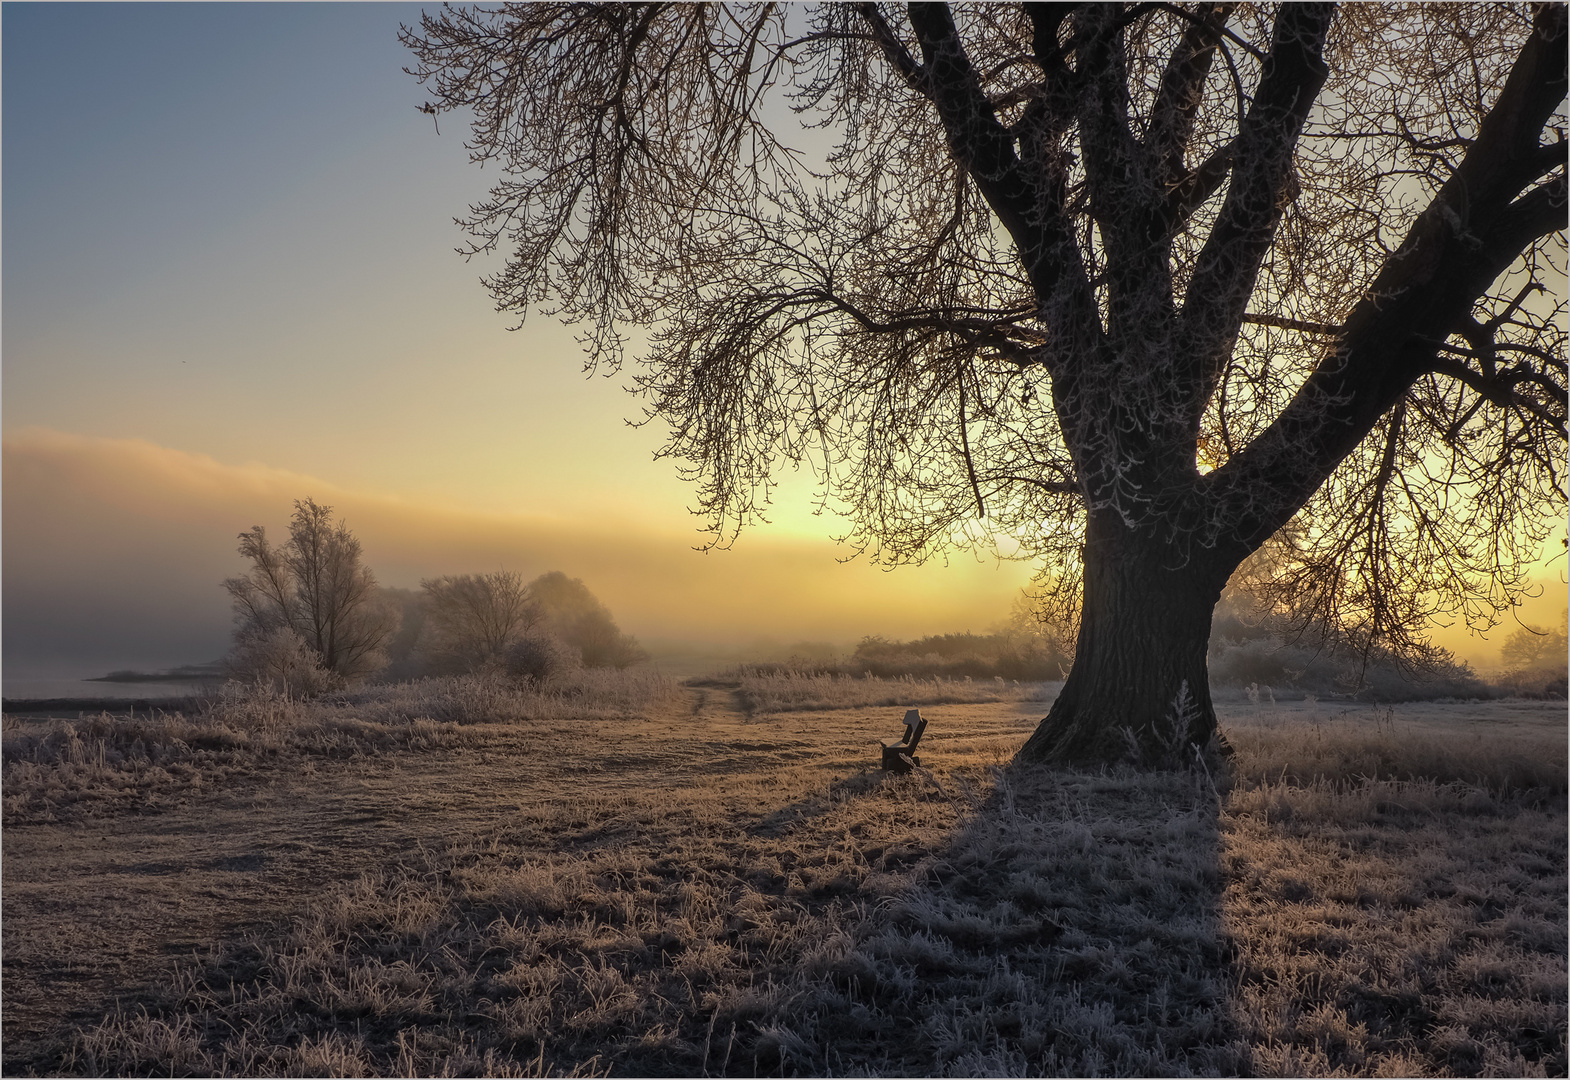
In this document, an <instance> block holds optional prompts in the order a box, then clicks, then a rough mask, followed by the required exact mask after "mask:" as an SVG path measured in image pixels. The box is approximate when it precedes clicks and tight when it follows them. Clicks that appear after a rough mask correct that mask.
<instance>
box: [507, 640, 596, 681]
mask: <svg viewBox="0 0 1570 1080" xmlns="http://www.w3.org/2000/svg"><path fill="white" fill-rule="evenodd" d="M582 664H583V662H582V660H581V659H580V653H579V651H578V650H577V649H575V648H574V647H572V646H571V645H568V644H567V643H566V642H564V641H562V640H561V639H560V638H558V637H556V636H554V635H552V634H536V635H533V636H531V637H526V638H524V639H522V640H521V641H516V642H514V643H513V644H512V645H510V646H509V647H508V648H507V650H506V652H505V653H504V654H503V657H502V670H503V671H505V672H506V673H507V674H508V675H509V676H510V677H512V678H514V679H521V680H523V681H525V682H528V683H531V684H533V685H535V686H548V685H550V684H552V683H555V682H559V681H561V680H562V679H563V678H565V677H566V676H567V675H569V674H571V673H572V672H574V671H576V670H577V669H578V668H580V667H581V666H582Z"/></svg>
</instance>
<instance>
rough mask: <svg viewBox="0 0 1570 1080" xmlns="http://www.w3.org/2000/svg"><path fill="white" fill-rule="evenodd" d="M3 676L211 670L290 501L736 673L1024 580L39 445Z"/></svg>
mask: <svg viewBox="0 0 1570 1080" xmlns="http://www.w3.org/2000/svg"><path fill="white" fill-rule="evenodd" d="M4 466H5V476H4V483H5V487H4V511H5V519H6V544H5V552H4V571H5V581H6V589H5V594H4V619H5V623H4V634H5V643H4V648H5V658H6V675H7V677H8V678H14V677H17V676H18V675H20V674H23V673H27V674H35V673H59V674H62V675H67V674H73V675H77V676H84V675H97V674H103V673H104V672H107V671H109V670H110V669H112V668H125V667H130V668H138V669H143V670H148V669H153V670H156V669H162V668H166V667H173V666H176V665H180V664H188V663H200V662H203V661H209V660H213V659H216V658H217V657H219V656H220V655H222V654H223V653H224V652H225V651H226V650H227V649H228V647H229V643H230V633H231V626H232V624H231V614H230V606H229V598H228V596H227V595H226V594H225V593H224V592H223V590H222V588H220V583H221V582H222V581H223V579H224V578H226V577H230V576H232V575H234V574H235V573H237V572H238V571H239V570H240V569H241V568H242V566H243V560H242V559H241V558H240V557H239V556H238V555H237V554H236V535H237V534H238V533H239V532H241V531H242V530H244V529H247V528H249V527H250V526H252V525H254V524H262V525H264V526H266V527H267V528H268V531H269V534H270V535H277V536H282V535H283V528H284V525H285V523H286V522H287V520H288V513H289V507H290V505H291V503H292V500H294V499H297V498H303V497H305V496H307V495H310V496H312V497H314V498H316V499H317V500H318V501H319V502H323V503H327V504H330V505H332V506H333V507H334V508H335V511H336V512H337V514H338V516H339V517H340V519H342V520H344V521H346V522H347V523H348V524H349V525H350V527H351V528H352V529H353V530H354V532H355V535H357V536H358V537H360V539H361V540H362V542H363V543H364V546H365V559H366V563H367V565H369V566H370V567H371V569H372V570H373V571H374V572H375V574H376V576H377V579H378V581H379V582H380V583H381V584H383V585H386V586H393V587H401V588H418V586H419V582H420V580H421V578H424V577H431V576H435V575H439V574H445V573H469V572H482V571H488V570H494V569H498V568H506V569H509V570H516V571H518V572H519V573H521V574H523V575H525V576H526V577H533V576H535V575H537V574H540V573H544V572H547V571H550V570H561V571H562V572H564V573H566V574H567V575H568V576H569V577H575V578H582V579H583V580H584V581H585V582H586V583H587V584H588V586H589V587H590V588H591V589H592V590H593V591H594V593H595V594H596V595H597V596H600V597H601V598H602V599H604V601H605V602H606V603H607V604H609V605H610V607H611V608H612V610H614V612H615V613H616V617H617V619H618V620H619V621H620V623H621V625H622V626H623V627H624V628H625V629H626V630H628V631H629V632H631V633H633V634H636V635H637V636H638V637H639V638H640V639H641V640H642V641H643V642H644V643H645V644H646V645H647V646H649V647H651V648H652V650H653V651H654V652H655V654H656V657H658V656H660V655H661V651H662V649H663V650H664V651H665V652H676V653H680V654H688V655H690V654H692V653H694V652H695V651H696V652H699V653H702V652H705V651H707V652H716V653H719V654H722V655H726V656H731V657H734V656H736V655H737V652H738V650H741V651H743V652H744V651H745V650H746V649H747V648H748V647H750V646H753V645H757V647H758V649H760V650H761V651H768V649H769V648H770V647H771V643H772V646H773V647H774V648H778V647H779V646H782V645H785V644H787V643H790V642H795V641H800V640H804V639H805V640H813V641H828V642H834V643H838V644H854V642H855V641H857V640H859V639H860V638H861V637H863V636H866V635H870V634H881V635H884V636H888V637H917V636H921V635H924V634H933V633H944V632H950V631H955V630H966V629H971V630H975V631H977V632H981V631H983V630H985V629H986V628H988V627H989V626H991V625H993V624H996V623H998V622H1000V621H1002V620H1003V619H1004V618H1006V617H1007V615H1008V612H1009V607H1010V604H1011V603H1012V601H1013V599H1014V596H1015V595H1016V594H1017V591H1018V589H1019V588H1020V586H1021V585H1022V584H1024V583H1025V582H1026V581H1027V580H1028V578H1029V569H1028V567H1026V566H1023V565H1020V564H1010V563H1004V564H1001V565H998V564H994V563H990V562H975V561H972V560H970V559H968V558H964V559H959V560H955V561H954V562H952V563H951V564H950V565H949V566H947V567H944V566H942V565H941V564H940V565H936V566H929V567H920V568H915V569H901V570H899V571H897V572H894V573H888V572H885V571H882V570H879V569H877V568H876V567H873V566H870V565H869V564H868V563H867V562H866V561H865V560H860V561H857V562H852V563H848V564H847V563H840V562H837V561H836V559H837V558H841V557H843V554H844V553H843V552H841V551H840V550H838V549H837V548H835V547H834V545H833V544H832V543H831V542H829V541H827V540H823V541H817V542H812V541H806V540H795V539H789V538H787V539H777V538H771V537H768V536H763V535H756V536H754V535H749V536H747V537H745V538H743V540H742V542H741V543H740V544H738V545H737V546H736V547H735V548H734V549H733V550H729V551H715V552H710V553H708V554H704V553H702V552H698V551H694V550H693V545H695V544H696V543H698V542H699V541H700V540H701V537H700V536H699V534H697V533H696V532H694V533H691V534H688V535H679V534H672V533H668V532H661V531H657V530H654V529H650V528H647V527H645V526H642V525H640V523H639V522H638V521H636V520H627V521H613V520H608V521H597V522H592V523H591V522H585V521H580V520H569V519H566V518H563V517H550V516H546V515H527V514H516V515H502V514H482V513H478V512H474V511H470V510H462V509H454V508H441V507H433V506H425V505H420V504H418V503H416V502H414V501H411V500H402V499H396V498H389V497H385V496H372V495H363V494H360V493H356V492H349V491H344V490H341V489H338V488H336V487H334V486H333V485H331V484H329V483H326V482H324V481H322V480H319V479H316V478H312V477H306V476H301V475H298V474H295V473H291V472H287V471H284V470H280V469H272V468H268V467H266V466H262V465H244V466H234V465H226V464H220V463H219V462H217V461H214V460H213V459H211V458H208V457H204V456H202V455H197V454H188V453H182V452H179V451H175V450H170V449H167V448H164V447H160V446H157V445H155V444H153V443H150V442H144V441H139V440H124V439H120V440H111V439H94V438H88V437H83V436H75V435H66V434H63V433H59V432H53V431H48V430H41V429H31V430H27V431H23V432H18V433H14V434H10V435H8V436H7V438H6V441H5V450H4Z"/></svg>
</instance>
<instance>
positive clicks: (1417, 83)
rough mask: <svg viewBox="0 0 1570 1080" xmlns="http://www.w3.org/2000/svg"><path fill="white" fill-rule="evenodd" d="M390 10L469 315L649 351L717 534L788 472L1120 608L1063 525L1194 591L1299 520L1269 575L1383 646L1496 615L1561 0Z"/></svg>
mask: <svg viewBox="0 0 1570 1080" xmlns="http://www.w3.org/2000/svg"><path fill="white" fill-rule="evenodd" d="M404 39H405V42H406V43H407V44H408V45H409V47H410V48H411V49H412V50H413V53H414V55H415V57H416V62H415V65H414V67H413V68H412V71H413V72H414V73H415V74H416V75H418V76H419V78H420V79H421V80H422V81H423V82H424V83H425V85H426V86H427V87H428V89H429V90H430V91H431V93H432V97H431V100H430V101H429V102H428V103H427V105H426V106H425V108H426V109H427V110H428V111H431V112H433V113H438V114H439V113H445V112H449V111H453V110H462V111H463V112H464V114H465V115H467V116H469V117H470V118H471V120H472V127H471V134H470V138H469V141H468V146H469V148H470V150H471V153H472V156H473V157H474V159H475V160H476V161H477V162H482V163H485V164H488V165H495V166H499V168H500V172H501V176H500V178H499V179H498V180H497V181H496V183H495V185H494V186H493V188H492V189H491V192H490V195H489V197H488V198H487V199H485V200H484V201H482V202H481V203H479V204H477V205H476V206H474V207H473V208H472V211H471V213H470V215H469V216H468V217H467V218H466V219H465V220H464V222H463V224H464V225H465V226H466V227H467V228H468V230H469V232H470V233H471V235H472V237H473V241H472V244H471V246H470V248H469V250H470V251H471V252H472V253H483V252H489V251H493V250H499V251H501V252H503V254H504V264H503V265H502V267H501V269H500V270H499V271H497V272H496V273H495V274H493V275H492V276H490V277H489V278H488V279H487V283H488V285H489V287H490V289H491V291H492V293H493V295H494V297H495V300H496V302H497V305H498V307H499V308H501V309H503V310H506V311H511V312H514V313H516V314H517V315H519V317H520V318H521V317H522V316H524V315H525V314H526V313H528V312H529V311H531V310H534V309H537V308H539V309H544V310H545V311H547V312H549V313H551V314H554V315H555V316H557V317H560V318H564V319H566V320H568V321H571V322H575V323H578V324H581V325H582V326H583V327H584V337H583V340H584V342H585V345H586V348H587V350H588V363H589V365H590V367H591V368H598V367H602V366H604V365H609V366H611V367H615V366H616V365H619V364H620V363H621V362H622V360H623V352H624V349H625V346H626V342H627V340H628V334H629V333H630V332H633V331H637V332H638V333H640V334H646V335H647V341H648V345H647V348H646V350H643V355H642V356H641V357H640V361H641V362H640V364H639V366H638V368H637V372H636V375H635V382H636V385H637V387H638V389H640V390H641V391H642V393H643V394H644V395H645V397H646V400H647V403H648V406H647V407H648V410H649V415H650V416H653V417H658V418H660V419H661V420H662V421H663V422H664V423H666V424H668V425H669V432H670V434H669V439H668V441H667V443H666V446H665V451H664V452H665V453H666V454H668V455H669V456H671V457H673V458H675V459H677V460H678V461H679V462H680V463H681V467H682V468H683V469H684V470H685V472H686V475H688V476H690V477H691V478H692V479H693V480H694V481H696V484H697V491H698V504H699V508H700V509H701V510H702V511H704V512H706V513H707V514H708V516H709V520H710V524H711V527H712V529H713V531H714V538H715V540H716V542H725V541H727V540H728V539H730V538H732V537H733V536H734V535H735V532H736V530H737V529H739V528H741V527H742V526H744V525H746V524H747V523H748V522H749V521H751V520H753V519H754V518H756V517H757V516H758V515H759V513H760V512H761V511H762V510H763V508H764V507H765V506H766V503H767V498H768V493H769V490H770V482H771V477H772V476H773V475H774V473H775V472H776V470H777V469H778V468H779V467H780V466H781V465H782V464H783V463H787V462H788V463H797V464H799V463H803V462H806V463H810V464H811V465H812V467H813V468H814V469H815V470H816V471H817V474H818V476H819V477H820V479H821V481H822V485H823V489H824V495H825V498H826V499H827V500H829V501H831V502H832V503H834V504H835V505H836V506H837V507H838V508H839V509H841V510H843V511H844V512H845V513H846V515H847V516H848V518H849V519H850V520H851V521H852V522H853V531H852V535H851V540H852V542H854V543H855V544H856V545H857V546H858V547H859V548H860V549H863V550H868V551H870V552H871V553H872V554H873V555H874V556H875V557H877V558H880V559H883V560H887V561H896V562H897V561H903V560H919V559H922V558H926V557H929V556H930V555H932V554H934V553H936V552H940V551H943V550H945V549H947V548H951V547H954V546H956V545H963V546H972V545H976V544H982V545H987V544H990V545H994V546H995V547H997V548H998V549H999V550H1000V551H1001V552H1003V553H1004V554H1010V555H1022V556H1026V557H1031V558H1036V559H1039V560H1041V561H1042V564H1043V566H1044V567H1045V568H1046V576H1047V579H1048V581H1049V582H1052V583H1056V585H1057V586H1058V588H1057V589H1056V591H1055V593H1054V590H1052V589H1048V590H1047V592H1048V594H1049V595H1055V596H1056V598H1057V599H1058V600H1060V601H1067V602H1066V603H1065V604H1063V605H1062V606H1063V607H1064V608H1065V610H1068V611H1069V612H1070V613H1071V614H1073V613H1077V611H1078V603H1079V597H1080V596H1081V595H1083V596H1084V597H1085V603H1086V604H1087V605H1088V604H1090V603H1091V602H1092V594H1093V593H1094V594H1096V595H1097V596H1108V597H1110V595H1111V593H1107V592H1105V590H1103V589H1102V588H1101V587H1100V586H1095V587H1092V586H1091V585H1090V583H1089V581H1088V579H1086V578H1085V575H1087V574H1088V575H1092V576H1094V575H1096V574H1100V573H1102V571H1099V570H1095V569H1094V568H1093V567H1092V566H1091V560H1090V555H1091V554H1095V555H1096V557H1098V558H1100V557H1103V556H1104V557H1105V558H1107V559H1110V560H1111V561H1110V562H1108V563H1107V566H1108V567H1109V569H1108V570H1107V573H1111V569H1110V568H1111V567H1113V566H1118V567H1123V568H1125V569H1127V568H1129V567H1132V566H1134V565H1135V564H1137V563H1139V562H1140V561H1141V560H1143V561H1145V562H1151V561H1154V562H1158V563H1160V564H1161V565H1162V566H1164V567H1165V568H1167V569H1168V570H1172V571H1174V572H1175V571H1178V570H1181V569H1183V568H1185V567H1187V568H1191V569H1192V570H1193V576H1194V577H1195V578H1196V580H1202V586H1196V591H1195V593H1194V595H1193V596H1192V597H1191V598H1189V600H1187V601H1185V604H1186V605H1187V607H1189V608H1194V609H1197V608H1200V607H1204V608H1205V609H1206V611H1207V612H1208V605H1209V604H1213V603H1214V599H1215V596H1216V595H1219V590H1220V588H1221V585H1222V584H1224V581H1225V578H1226V575H1227V574H1228V573H1230V572H1231V570H1232V569H1233V568H1235V567H1236V566H1237V565H1238V564H1239V563H1240V562H1241V561H1242V560H1243V559H1244V558H1245V557H1246V556H1247V555H1248V554H1249V553H1250V552H1252V551H1254V550H1257V549H1258V548H1259V547H1260V546H1261V545H1262V544H1264V543H1265V542H1266V540H1267V539H1268V538H1270V537H1271V536H1272V535H1274V534H1276V533H1277V531H1278V530H1279V529H1281V527H1282V526H1283V525H1285V524H1286V523H1288V522H1289V521H1292V520H1293V519H1294V517H1295V518H1296V519H1297V522H1298V524H1299V526H1300V527H1298V528H1297V529H1295V530H1294V532H1293V534H1292V535H1293V537H1294V544H1293V546H1292V549H1291V551H1290V553H1289V554H1290V557H1289V558H1288V559H1286V560H1285V562H1284V564H1283V570H1282V573H1281V574H1280V575H1279V577H1278V579H1277V582H1276V584H1277V588H1278V591H1279V596H1280V599H1281V601H1282V602H1283V603H1291V604H1293V605H1294V606H1295V607H1297V608H1298V609H1299V610H1301V611H1302V612H1304V613H1305V618H1312V619H1314V620H1316V621H1318V622H1321V623H1324V624H1328V625H1334V626H1336V627H1338V628H1339V629H1340V630H1341V631H1343V632H1345V633H1349V634H1351V635H1352V636H1353V637H1361V639H1363V640H1367V641H1378V642H1381V643H1382V644H1385V645H1390V646H1394V647H1398V648H1399V647H1403V646H1413V645H1417V644H1418V643H1420V641H1421V638H1422V634H1423V627H1424V625H1425V623H1426V621H1427V620H1428V619H1430V618H1432V617H1433V616H1434V615H1436V614H1438V613H1449V614H1459V615H1460V616H1461V617H1463V618H1465V619H1466V620H1468V621H1469V622H1471V623H1473V624H1474V625H1486V624H1488V623H1489V622H1490V620H1491V619H1492V618H1493V617H1494V615H1495V612H1496V611H1497V610H1498V609H1500V608H1502V607H1504V606H1507V605H1508V604H1510V603H1511V602H1512V601H1513V600H1514V599H1515V597H1516V596H1518V595H1519V593H1520V591H1521V590H1522V589H1523V588H1524V587H1525V584H1526V580H1525V574H1526V572H1527V569H1528V567H1529V566H1530V564H1531V563H1532V562H1533V561H1534V560H1535V559H1536V557H1537V555H1538V553H1539V550H1540V547H1541V544H1542V543H1543V541H1544V540H1545V539H1546V537H1547V536H1548V535H1549V533H1550V531H1551V530H1552V528H1553V527H1554V526H1555V525H1556V524H1558V523H1559V522H1560V520H1561V515H1562V510H1563V506H1564V483H1563V475H1562V458H1563V452H1564V445H1565V437H1566V429H1565V421H1566V403H1565V387H1566V367H1565V359H1564V345H1565V342H1564V326H1563V324H1564V288H1563V281H1564V272H1565V265H1564V263H1565V248H1564V225H1565V159H1566V152H1565V142H1564V135H1563V128H1564V112H1565V100H1564V99H1565V87H1566V79H1565V68H1566V50H1565V8H1564V7H1563V6H1562V5H1557V4H1542V5H1535V6H1528V5H1519V4H1501V5H1443V6H1441V5H1430V4H1410V5H1408V4H1399V5H1374V4H1356V5H1347V6H1345V7H1341V8H1337V7H1336V6H1335V5H1331V4H1310V3H1294V4H1282V5H1242V4H1233V3H1220V4H1211V3H1201V4H1187V5H1180V4H1168V3H1139V4H1115V3H1109V4H1025V5H992V4H987V5H954V6H950V5H945V4H911V5H908V6H895V5H888V4H873V3H859V4H834V5H824V6H821V7H814V8H799V7H794V6H790V5H769V4H764V5H739V4H738V5H728V4H713V5H708V4H703V5H699V4H614V5H595V4H520V5H504V6H501V7H497V8H487V9H469V8H462V9H457V8H447V9H444V10H443V11H442V12H441V13H439V14H427V15H426V16H425V17H424V18H423V19H422V22H421V25H420V26H419V27H418V28H408V29H406V30H405V32H404ZM793 116H794V119H793ZM798 121H799V123H798ZM1120 572H1121V571H1120ZM1218 576H1219V581H1218V580H1214V579H1217V578H1218ZM1082 579H1083V580H1084V581H1085V589H1084V591H1083V593H1082V584H1081V583H1082ZM1107 580H1110V578H1108V579H1107ZM1126 584H1127V585H1128V588H1129V589H1130V590H1132V591H1133V592H1138V591H1139V590H1140V589H1148V588H1150V587H1152V586H1150V585H1149V583H1146V584H1144V585H1137V584H1135V583H1134V582H1133V579H1130V580H1129V582H1128V583H1126ZM1174 587H1176V586H1174ZM1161 588H1162V589H1165V588H1166V586H1164V585H1163V586H1161ZM1095 602H1096V603H1102V602H1103V601H1101V600H1096V601H1095ZM1105 602H1106V603H1107V604H1112V601H1111V600H1106V601H1105ZM1113 606H1114V607H1115V606H1116V605H1115V604H1114V605H1113ZM1087 613H1088V608H1087ZM1125 617H1126V615H1125V614H1114V613H1113V611H1112V608H1111V607H1108V608H1107V609H1106V610H1105V611H1103V612H1102V615H1101V616H1098V618H1101V620H1102V623H1103V625H1107V624H1109V621H1112V620H1123V619H1125ZM1208 625H1209V624H1208V614H1207V616H1206V620H1205V622H1204V623H1203V625H1202V626H1201V625H1200V624H1198V623H1196V624H1195V625H1194V626H1192V627H1186V628H1184V629H1182V630H1180V631H1174V632H1175V633H1180V634H1186V635H1188V636H1189V637H1195V636H1203V635H1204V634H1208ZM1151 632H1152V633H1154V632H1155V631H1154V630H1152V631H1151ZM1086 643H1087V639H1086V638H1085V637H1084V636H1083V635H1082V637H1081V643H1080V645H1081V652H1082V653H1083V652H1084V650H1085V646H1086ZM1190 652H1192V650H1191V649H1190ZM1184 663H1189V662H1188V661H1185V662H1184ZM1201 664H1202V660H1201ZM1180 671H1188V672H1189V673H1188V674H1182V675H1181V678H1182V679H1183V680H1184V681H1190V682H1191V681H1192V680H1193V679H1194V678H1198V677H1200V676H1199V674H1196V673H1195V672H1194V671H1193V670H1192V665H1191V664H1190V666H1189V667H1188V668H1185V667H1184V666H1183V665H1182V664H1178V665H1176V666H1174V667H1173V668H1172V669H1171V671H1170V672H1168V673H1167V674H1164V675H1163V676H1162V678H1168V677H1169V676H1170V678H1168V681H1170V682H1172V683H1173V686H1171V687H1169V688H1168V689H1167V690H1166V691H1165V693H1167V694H1168V695H1170V694H1171V693H1172V690H1173V689H1174V688H1175V686H1176V682H1175V680H1177V679H1178V678H1179V677H1180ZM1200 672H1202V667H1201V669H1200ZM1107 677H1109V678H1110V675H1109V676H1107ZM1071 682H1072V677H1071ZM1201 704H1202V706H1204V707H1205V708H1208V698H1207V699H1205V701H1203V702H1202V703H1201Z"/></svg>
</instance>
